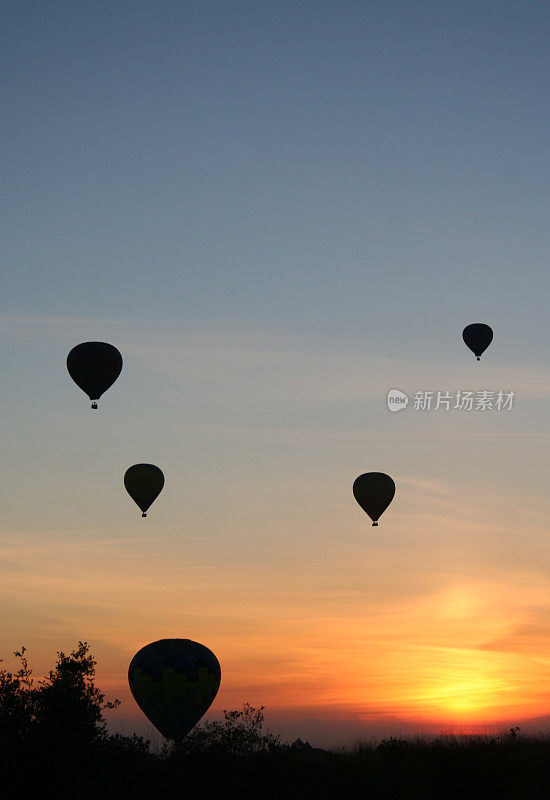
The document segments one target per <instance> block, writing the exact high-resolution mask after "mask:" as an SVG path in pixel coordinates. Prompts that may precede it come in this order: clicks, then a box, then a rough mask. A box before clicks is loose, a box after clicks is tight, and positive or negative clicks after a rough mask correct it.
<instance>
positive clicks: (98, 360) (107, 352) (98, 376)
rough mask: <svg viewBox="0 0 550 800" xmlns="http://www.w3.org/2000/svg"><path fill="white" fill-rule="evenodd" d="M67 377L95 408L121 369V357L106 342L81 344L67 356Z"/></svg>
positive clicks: (114, 348)
mask: <svg viewBox="0 0 550 800" xmlns="http://www.w3.org/2000/svg"><path fill="white" fill-rule="evenodd" d="M67 369H68V370H69V375H70V376H71V378H72V379H73V381H74V382H75V383H76V385H77V386H79V387H80V388H81V389H82V391H83V392H86V394H87V395H88V397H89V398H90V400H92V408H97V404H96V403H95V401H96V400H99V398H100V397H101V395H102V394H103V392H105V391H106V390H107V389H108V388H109V386H112V385H113V383H114V382H115V381H116V379H117V378H118V376H119V375H120V371H121V369H122V356H121V355H120V353H119V351H118V350H117V349H116V347H113V345H112V344H107V342H83V343H82V344H77V345H76V347H73V349H72V350H71V352H70V353H69V355H68V356H67Z"/></svg>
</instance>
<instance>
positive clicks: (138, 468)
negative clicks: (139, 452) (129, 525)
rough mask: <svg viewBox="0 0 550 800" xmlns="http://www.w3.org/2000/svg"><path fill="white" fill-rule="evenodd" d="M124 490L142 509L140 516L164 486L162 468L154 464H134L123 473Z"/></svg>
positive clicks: (144, 515)
mask: <svg viewBox="0 0 550 800" xmlns="http://www.w3.org/2000/svg"><path fill="white" fill-rule="evenodd" d="M124 486H125V487H126V491H127V492H128V494H129V495H130V497H131V498H132V500H134V501H135V502H136V503H137V504H138V506H139V507H140V508H141V510H142V512H143V513H142V515H141V516H142V517H146V516H147V514H146V511H147V509H148V508H149V506H150V505H151V503H152V502H153V501H154V500H156V499H157V497H158V496H159V494H160V493H161V491H162V487H163V486H164V475H163V474H162V470H161V469H159V468H158V467H155V465H154V464H134V466H133V467H129V468H128V469H127V470H126V472H125V474H124Z"/></svg>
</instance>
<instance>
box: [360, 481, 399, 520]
mask: <svg viewBox="0 0 550 800" xmlns="http://www.w3.org/2000/svg"><path fill="white" fill-rule="evenodd" d="M394 494H395V483H394V482H393V480H392V479H391V478H390V476H389V475H386V474H385V472H365V473H363V475H359V477H358V478H356V479H355V481H354V483H353V496H354V497H355V499H356V500H357V502H358V503H359V505H360V506H361V508H362V509H363V511H366V512H367V514H368V515H369V517H370V518H371V519H372V524H373V525H378V519H379V517H380V516H381V515H382V514H383V513H384V511H385V510H386V509H387V507H388V506H389V504H390V503H391V501H392V500H393V496H394Z"/></svg>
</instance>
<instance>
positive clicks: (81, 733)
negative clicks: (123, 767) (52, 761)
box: [0, 642, 120, 750]
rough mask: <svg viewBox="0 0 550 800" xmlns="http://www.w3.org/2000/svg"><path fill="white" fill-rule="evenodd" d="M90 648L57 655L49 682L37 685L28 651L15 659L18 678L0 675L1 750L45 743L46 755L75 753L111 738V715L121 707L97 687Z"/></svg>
mask: <svg viewBox="0 0 550 800" xmlns="http://www.w3.org/2000/svg"><path fill="white" fill-rule="evenodd" d="M89 650H90V648H89V645H88V644H87V642H79V643H78V647H77V648H76V649H75V650H73V651H72V652H71V653H70V654H69V655H66V654H65V653H63V652H58V653H57V663H56V665H55V667H54V669H53V670H50V671H49V673H48V676H47V677H46V678H44V679H42V680H38V681H37V682H35V681H34V679H33V677H32V670H31V669H30V668H29V664H28V660H27V657H26V655H25V654H26V648H25V647H22V648H21V650H20V651H16V652H15V653H14V655H15V656H16V658H18V659H19V662H20V666H19V669H18V670H17V671H16V672H15V673H12V672H9V671H8V670H5V669H2V670H0V745H1V746H3V747H9V748H11V749H13V747H14V745H15V744H17V743H19V744H20V745H21V744H22V743H25V745H26V746H30V745H32V744H33V743H37V742H40V743H41V749H44V747H45V746H46V745H47V748H48V749H50V750H51V749H54V748H56V747H59V746H63V747H64V748H65V749H67V748H69V749H71V750H74V749H77V748H82V747H83V746H85V745H91V744H93V743H95V742H98V741H99V740H101V739H103V738H105V736H106V735H107V731H106V722H105V720H104V719H103V711H104V710H105V709H112V708H116V707H117V706H118V705H119V703H120V701H119V700H114V701H112V702H106V701H105V696H104V695H103V694H102V693H101V692H100V690H99V689H98V688H97V687H96V686H95V683H94V679H95V668H96V663H97V662H96V661H95V660H94V658H93V656H92V655H90V652H89Z"/></svg>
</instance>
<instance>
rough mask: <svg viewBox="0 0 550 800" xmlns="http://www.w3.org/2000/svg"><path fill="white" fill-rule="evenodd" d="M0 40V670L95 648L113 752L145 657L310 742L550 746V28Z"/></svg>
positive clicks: (116, 30)
mask: <svg viewBox="0 0 550 800" xmlns="http://www.w3.org/2000/svg"><path fill="white" fill-rule="evenodd" d="M12 5H13V8H10V10H9V11H7V12H6V15H7V18H8V19H7V22H6V25H7V30H8V34H7V36H6V47H5V48H4V52H3V53H2V56H1V57H2V58H5V59H7V65H6V68H5V70H4V74H5V75H6V76H7V77H6V85H5V87H4V90H5V92H6V98H5V100H6V102H7V104H8V105H10V104H12V105H13V108H12V114H11V115H9V120H8V121H7V122H6V125H5V127H4V130H3V134H2V136H3V137H4V139H5V141H3V143H4V145H5V148H4V152H5V164H6V168H5V175H3V183H4V188H3V196H4V198H5V203H4V205H5V214H6V220H5V230H6V243H5V245H4V256H3V257H4V260H5V266H6V269H5V274H6V285H5V288H4V289H3V295H2V299H3V302H4V304H5V308H4V315H3V316H2V319H1V321H0V333H1V337H0V338H1V342H2V364H3V367H2V369H3V376H4V382H3V386H2V412H3V416H4V426H3V433H2V458H3V465H4V470H3V479H2V485H1V489H2V514H1V519H0V609H1V611H0V616H1V619H2V625H1V627H0V658H1V659H4V661H3V666H4V667H6V668H10V669H13V668H14V667H15V665H16V661H15V660H14V658H13V655H12V654H13V651H15V650H17V649H18V648H20V647H21V646H22V645H24V646H26V647H27V648H28V653H29V659H30V663H31V665H32V667H33V670H34V673H35V675H36V676H40V675H43V674H46V673H47V671H48V670H49V669H50V667H51V666H52V663H53V662H54V661H55V656H56V652H57V651H58V650H63V651H69V652H70V651H71V649H72V648H74V647H75V646H76V645H77V643H78V642H79V641H80V640H84V641H87V642H88V643H89V644H90V648H91V652H92V653H93V655H94V657H95V658H96V659H97V662H98V667H97V681H98V686H99V687H100V688H101V689H102V690H103V691H105V692H106V693H107V695H108V697H114V696H118V697H120V698H121V700H122V701H123V702H122V705H121V707H120V708H119V709H117V710H115V711H112V712H109V714H108V719H109V724H110V725H111V726H112V728H113V730H118V729H123V730H124V731H129V732H132V731H133V730H140V731H146V732H147V731H150V724H149V722H148V721H147V720H146V719H145V718H144V716H143V714H142V713H141V711H140V710H139V708H138V706H137V705H136V703H135V702H134V700H133V698H132V697H131V695H130V692H129V688H128V679H127V672H128V665H129V663H130V660H131V659H132V657H133V656H134V654H135V653H136V652H137V651H138V650H140V649H141V648H142V647H144V646H145V645H147V644H148V643H151V642H154V641H156V640H158V639H161V638H188V639H192V640H193V641H196V642H199V643H201V644H203V645H205V646H206V647H208V648H210V649H211V650H212V652H213V653H214V654H215V655H216V657H217V658H218V660H219V662H220V664H221V674H222V678H221V686H220V690H219V693H218V695H217V697H216V699H215V701H214V704H213V706H212V708H211V711H210V712H209V713H210V714H211V715H213V716H214V717H215V716H216V715H218V717H219V715H220V713H221V712H222V710H223V709H235V708H239V707H241V705H242V704H243V703H244V702H248V703H251V704H253V705H256V706H259V705H264V706H266V710H267V718H268V721H269V722H270V724H272V725H273V727H274V729H275V730H277V731H281V732H282V733H283V734H284V735H285V736H289V737H292V736H293V737H295V738H296V737H298V736H300V737H301V738H303V739H305V738H308V737H309V738H310V739H311V741H312V742H313V743H315V742H322V743H331V742H334V741H351V740H353V739H354V738H357V737H358V736H371V735H372V736H379V735H386V734H387V733H390V734H392V735H393V734H394V733H397V734H398V733H400V732H401V733H404V734H411V735H412V734H414V733H415V732H418V731H420V732H422V731H440V730H444V729H447V728H449V727H452V726H457V727H459V728H460V729H461V730H474V729H476V727H479V726H481V727H482V726H488V727H490V726H495V725H496V726H499V725H501V726H507V725H508V726H510V725H512V724H518V725H519V726H522V727H526V728H529V726H530V727H531V728H532V729H536V728H538V727H540V728H544V729H547V728H550V527H549V520H550V495H549V492H548V449H549V444H550V433H549V431H550V427H549V420H550V412H549V408H550V406H549V402H550V370H549V361H550V359H549V355H548V330H547V328H548V297H549V296H550V271H549V270H548V261H549V255H550V251H549V245H548V219H547V217H548V207H547V206H548V204H547V201H546V197H547V185H548V146H547V140H548V135H547V134H548V127H549V124H548V103H547V102H546V99H545V98H546V96H547V89H548V87H547V84H548V74H549V64H548V59H549V53H550V49H549V48H548V46H547V38H548V37H547V35H546V34H547V31H548V17H549V13H548V8H545V7H544V4H534V5H533V7H532V8H531V7H530V8H529V10H528V11H525V10H523V9H522V8H521V5H522V4H517V3H515V4H513V3H504V6H502V7H501V4H489V3H486V4H484V7H483V10H482V11H480V10H479V8H478V7H477V4H462V3H450V4H449V3H443V4H439V3H433V2H428V3H420V4H415V3H391V2H390V3H383V2H374V3H365V2H356V0H352V2H350V3H345V4H341V5H339V4H334V3H327V2H324V0H323V2H320V3H319V4H308V3H288V2H286V3H285V2H283V3H273V2H271V3H265V2H258V3H249V2H244V3H241V2H239V0H237V3H236V5H235V4H233V3H230V4H225V3H212V2H204V3H203V2H198V3H197V2H195V3H193V2H186V3H165V4H160V5H159V7H158V8H157V7H156V5H155V4H151V3H147V2H145V3H143V2H138V3H131V4H128V3H126V2H125V0H123V1H122V2H121V3H120V4H114V5H113V4H107V3H104V2H99V3H84V4H83V3H80V4H78V3H77V4H65V5H64V6H63V10H62V11H60V10H59V9H57V10H56V9H55V6H56V4H53V6H54V7H53V8H52V9H51V10H50V9H49V4H46V5H47V6H48V10H47V11H45V10H44V9H43V8H42V7H40V9H38V8H37V10H36V13H34V11H32V12H31V10H29V9H31V7H32V6H33V3H32V2H31V5H30V6H29V7H28V8H27V5H26V4H23V6H22V10H19V8H18V4H12ZM65 6H66V7H65ZM7 116H8V115H7ZM479 323H482V324H487V325H490V326H491V328H492V330H494V339H493V341H492V342H491V344H490V347H488V349H487V350H486V351H485V352H484V354H483V356H482V358H481V361H479V362H478V361H476V357H475V356H474V354H473V352H472V351H471V350H469V349H468V347H467V346H466V344H465V343H464V341H463V339H462V331H463V330H464V327H465V326H466V325H468V324H479ZM95 341H101V342H105V343H107V344H109V343H110V344H112V346H113V347H116V348H117V349H118V350H119V351H120V353H121V354H122V357H123V367H122V371H121V372H120V375H119V377H118V378H117V379H116V382H115V383H114V384H113V385H112V386H111V387H110V388H109V389H108V390H107V391H105V392H104V394H103V395H102V397H101V398H100V401H99V408H98V409H97V410H95V411H92V410H91V408H90V399H89V398H88V396H87V395H86V394H85V392H84V391H82V390H81V388H79V386H78V385H77V384H76V383H75V382H74V381H73V380H72V379H71V377H70V375H69V373H68V372H67V366H66V359H67V354H68V353H69V352H70V351H71V350H72V349H73V348H74V347H75V346H77V345H78V344H79V343H86V342H95ZM390 390H391V391H392V392H393V391H395V392H398V393H399V395H400V396H401V398H403V397H405V398H406V399H407V402H408V404H407V405H403V406H402V407H401V408H400V407H397V409H396V408H392V407H391V399H390V401H389V402H388V398H389V393H390ZM465 392H466V393H468V392H469V393H470V394H476V393H478V394H480V395H484V394H487V393H488V394H489V395H491V396H495V397H498V393H499V392H501V393H502V392H507V393H508V394H509V396H510V398H512V396H513V400H514V402H513V404H512V403H511V402H510V405H509V407H507V408H505V409H497V408H496V407H493V406H492V407H491V408H488V407H483V408H472V409H468V408H464V407H456V406H453V405H451V406H448V407H447V408H445V407H444V406H443V407H439V408H437V409H436V408H435V407H430V408H428V407H425V408H420V407H418V406H417V407H416V408H415V397H417V395H418V394H419V393H420V394H423V395H426V394H428V395H430V396H433V397H434V398H435V397H437V396H438V394H439V395H440V396H441V395H443V396H445V395H446V394H449V395H450V394H452V395H453V396H457V395H460V396H463V394H464V393H465ZM434 405H435V403H434ZM143 463H145V464H152V465H156V466H157V467H158V469H159V470H161V471H162V473H163V475H164V477H165V484H164V486H163V488H162V492H161V493H160V495H159V496H158V497H157V498H156V499H155V501H154V503H153V504H152V506H151V508H149V509H148V511H147V517H146V518H142V516H141V512H140V510H139V509H138V508H137V506H136V504H135V503H134V502H133V500H132V499H131V497H130V496H129V495H128V493H127V492H126V490H125V487H124V475H125V474H126V471H127V470H128V468H129V467H131V466H132V465H135V464H143ZM374 471H376V472H381V473H383V474H385V475H387V476H390V477H391V479H392V481H394V482H395V487H396V491H395V497H394V498H393V500H392V501H391V504H390V505H389V506H388V507H387V509H386V510H384V511H383V513H382V515H381V517H380V520H379V525H378V527H373V526H372V525H371V520H370V518H369V517H368V516H367V514H365V513H364V511H363V509H362V507H360V505H359V504H358V503H357V502H356V500H355V498H354V495H353V493H352V486H353V484H354V481H355V480H356V478H357V477H358V476H360V475H362V474H364V473H365V472H374ZM117 726H118V728H117ZM148 726H149V727H148Z"/></svg>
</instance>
